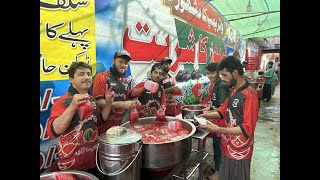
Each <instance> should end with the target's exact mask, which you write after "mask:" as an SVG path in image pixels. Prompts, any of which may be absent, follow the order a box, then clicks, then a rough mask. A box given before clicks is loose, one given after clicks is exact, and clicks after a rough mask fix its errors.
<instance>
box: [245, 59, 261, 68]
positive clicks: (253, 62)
mask: <svg viewBox="0 0 320 180" xmlns="http://www.w3.org/2000/svg"><path fill="white" fill-rule="evenodd" d="M259 59H260V58H259V56H251V57H249V58H248V65H247V68H246V70H258V66H259Z"/></svg>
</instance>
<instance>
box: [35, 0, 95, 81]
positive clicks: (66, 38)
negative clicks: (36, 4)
mask: <svg viewBox="0 0 320 180" xmlns="http://www.w3.org/2000/svg"><path fill="white" fill-rule="evenodd" d="M93 12H94V0H84V1H82V2H73V1H71V0H69V1H59V0H58V1H57V0H41V1H40V80H41V81H49V80H66V79H68V78H69V77H68V72H67V70H68V68H69V66H70V64H71V63H72V62H73V61H75V62H78V61H83V62H88V63H89V64H94V63H96V47H95V39H96V37H95V21H94V18H95V16H94V13H93ZM93 74H95V69H93Z"/></svg>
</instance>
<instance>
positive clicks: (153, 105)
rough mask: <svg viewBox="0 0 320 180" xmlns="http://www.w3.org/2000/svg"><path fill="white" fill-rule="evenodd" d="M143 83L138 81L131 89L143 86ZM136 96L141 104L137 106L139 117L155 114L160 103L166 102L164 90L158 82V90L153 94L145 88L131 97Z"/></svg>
mask: <svg viewBox="0 0 320 180" xmlns="http://www.w3.org/2000/svg"><path fill="white" fill-rule="evenodd" d="M144 83H145V82H140V83H139V84H137V85H136V86H135V87H134V88H133V90H134V89H139V88H142V87H144ZM136 97H138V100H139V101H140V103H141V106H139V107H138V108H137V110H138V113H139V117H140V118H142V117H147V116H155V115H156V113H157V111H158V110H159V108H160V106H161V105H162V104H166V93H165V92H164V88H163V86H162V85H160V84H159V88H158V90H157V91H156V92H155V93H154V94H152V93H151V92H150V91H148V90H145V91H143V92H142V93H141V94H138V95H136V96H135V97H132V98H136Z"/></svg>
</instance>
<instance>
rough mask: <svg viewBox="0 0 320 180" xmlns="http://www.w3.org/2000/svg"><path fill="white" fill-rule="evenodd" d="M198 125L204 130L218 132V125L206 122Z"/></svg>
mask: <svg viewBox="0 0 320 180" xmlns="http://www.w3.org/2000/svg"><path fill="white" fill-rule="evenodd" d="M198 127H199V128H201V129H203V130H205V131H208V132H211V133H215V132H219V130H220V127H219V126H217V125H215V124H206V125H201V126H198Z"/></svg>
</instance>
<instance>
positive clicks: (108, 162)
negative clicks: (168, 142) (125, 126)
mask: <svg viewBox="0 0 320 180" xmlns="http://www.w3.org/2000/svg"><path fill="white" fill-rule="evenodd" d="M130 131H133V130H129V131H127V132H130ZM138 134H139V135H140V136H130V135H131V134H130V133H126V134H124V135H119V136H117V137H115V138H106V137H107V136H106V134H105V133H104V134H101V135H100V136H99V143H98V148H97V151H96V165H97V168H98V169H99V171H100V172H101V173H102V174H104V179H109V180H123V179H128V180H140V168H141V160H142V159H141V158H142V156H141V150H142V141H141V134H140V133H138ZM132 137H133V138H132ZM98 154H99V158H98Z"/></svg>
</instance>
